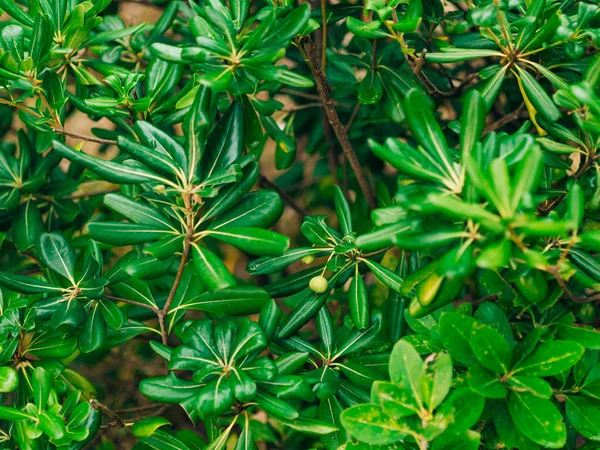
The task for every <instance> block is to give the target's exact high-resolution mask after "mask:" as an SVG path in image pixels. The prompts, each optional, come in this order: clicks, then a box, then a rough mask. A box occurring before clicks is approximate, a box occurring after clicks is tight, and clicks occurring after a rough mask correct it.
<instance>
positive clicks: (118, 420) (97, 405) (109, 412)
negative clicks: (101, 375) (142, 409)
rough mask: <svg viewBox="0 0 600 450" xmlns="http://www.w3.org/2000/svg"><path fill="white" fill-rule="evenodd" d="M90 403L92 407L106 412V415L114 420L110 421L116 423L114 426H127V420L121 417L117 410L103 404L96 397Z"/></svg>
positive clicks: (103, 412)
mask: <svg viewBox="0 0 600 450" xmlns="http://www.w3.org/2000/svg"><path fill="white" fill-rule="evenodd" d="M90 405H92V408H94V409H97V410H99V411H100V412H102V414H104V415H105V416H106V417H108V418H110V419H111V420H112V422H109V423H114V424H115V425H114V426H113V427H112V428H123V427H124V426H125V421H124V420H123V419H121V417H120V416H119V415H118V414H117V413H116V412H114V411H113V410H111V409H110V408H108V407H107V406H105V405H103V404H102V403H100V402H99V401H98V400H96V399H94V398H93V399H91V400H90Z"/></svg>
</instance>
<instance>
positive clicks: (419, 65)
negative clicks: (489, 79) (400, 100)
mask: <svg viewBox="0 0 600 450" xmlns="http://www.w3.org/2000/svg"><path fill="white" fill-rule="evenodd" d="M426 54H427V50H423V51H422V52H421V54H420V55H419V57H418V58H417V59H416V60H413V59H411V58H410V56H409V55H408V54H406V53H405V54H404V58H405V59H406V61H407V62H408V65H409V66H410V69H411V70H412V73H413V74H414V75H415V76H416V77H417V78H418V79H419V81H420V82H421V83H422V84H423V86H425V88H426V89H427V92H429V95H440V96H442V97H456V96H458V95H459V94H460V93H461V92H462V91H463V89H464V88H466V87H467V86H468V85H469V84H470V83H471V82H472V81H473V80H478V79H479V75H478V74H477V73H472V74H469V75H467V77H466V78H465V79H464V80H463V81H462V82H461V83H460V84H459V85H458V86H455V87H454V88H453V89H452V90H451V91H442V90H440V89H438V87H437V86H436V85H434V84H433V83H432V82H431V80H430V79H429V78H428V77H427V75H425V73H424V72H423V67H424V66H425V55H426Z"/></svg>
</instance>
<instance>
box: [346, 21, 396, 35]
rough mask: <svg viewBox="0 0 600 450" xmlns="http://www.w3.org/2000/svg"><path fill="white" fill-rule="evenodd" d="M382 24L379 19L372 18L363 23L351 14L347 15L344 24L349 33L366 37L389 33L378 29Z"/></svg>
mask: <svg viewBox="0 0 600 450" xmlns="http://www.w3.org/2000/svg"><path fill="white" fill-rule="evenodd" d="M382 25H383V23H382V22H381V20H373V21H371V22H368V23H365V22H363V21H362V20H359V19H355V18H354V17H352V16H348V18H347V19H346V26H347V27H348V30H349V31H350V32H351V33H353V34H355V35H356V36H360V37H363V38H367V39H378V38H385V37H388V36H389V34H388V33H386V32H385V31H383V30H381V29H380V28H381V26H382Z"/></svg>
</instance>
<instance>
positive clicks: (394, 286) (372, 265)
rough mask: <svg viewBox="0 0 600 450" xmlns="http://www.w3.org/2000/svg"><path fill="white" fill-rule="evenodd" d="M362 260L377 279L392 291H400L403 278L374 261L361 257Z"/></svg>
mask: <svg viewBox="0 0 600 450" xmlns="http://www.w3.org/2000/svg"><path fill="white" fill-rule="evenodd" d="M363 262H364V263H365V264H366V265H367V266H368V267H369V270H370V271H371V272H373V275H375V276H376V277H377V279H378V280H379V281H381V282H382V283H383V284H385V285H386V286H387V287H389V288H390V289H391V290H392V291H394V292H400V290H401V288H402V281H403V280H402V278H400V276H399V275H398V274H396V273H395V272H394V271H392V270H390V269H388V268H387V267H384V266H382V265H381V264H379V263H376V262H375V261H371V260H369V259H363Z"/></svg>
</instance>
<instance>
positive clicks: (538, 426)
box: [508, 392, 567, 448]
mask: <svg viewBox="0 0 600 450" xmlns="http://www.w3.org/2000/svg"><path fill="white" fill-rule="evenodd" d="M508 409H509V411H510V416H511V417H512V420H513V422H514V423H515V425H516V427H517V429H518V430H519V431H520V432H521V433H523V434H524V435H525V436H527V437H528V438H529V439H531V440H532V441H533V442H536V443H538V444H540V445H543V446H544V447H547V448H562V446H563V445H565V442H566V440H567V430H566V428H565V424H564V423H563V420H562V416H561V414H560V412H559V410H558V408H556V406H554V404H553V403H552V402H551V401H550V400H546V399H542V398H539V397H536V396H534V395H531V394H529V393H518V392H513V393H512V394H511V396H510V398H509V400H508Z"/></svg>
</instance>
